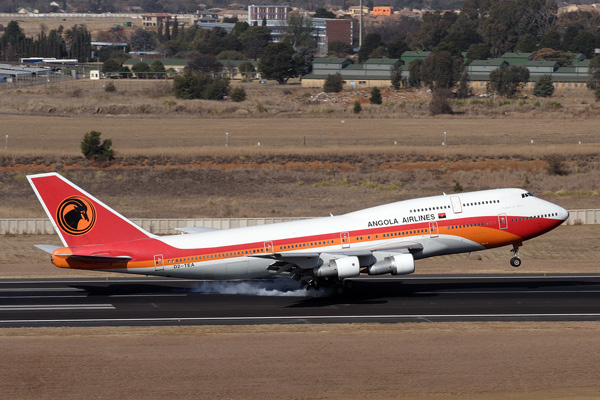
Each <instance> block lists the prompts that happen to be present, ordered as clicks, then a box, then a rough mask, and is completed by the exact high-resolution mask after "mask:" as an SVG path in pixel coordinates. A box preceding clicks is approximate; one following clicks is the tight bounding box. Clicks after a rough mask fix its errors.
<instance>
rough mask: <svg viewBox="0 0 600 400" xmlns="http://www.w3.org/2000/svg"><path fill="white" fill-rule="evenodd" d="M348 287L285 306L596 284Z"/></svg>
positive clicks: (410, 283)
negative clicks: (342, 290) (331, 293)
mask: <svg viewBox="0 0 600 400" xmlns="http://www.w3.org/2000/svg"><path fill="white" fill-rule="evenodd" d="M352 283H353V287H352V288H351V289H345V290H344V292H343V293H341V294H339V293H336V294H334V295H331V296H327V297H314V298H306V299H301V300H298V301H297V302H296V303H294V304H292V305H290V306H288V307H290V308H302V307H307V308H310V307H327V306H332V305H340V304H384V303H387V302H388V300H386V299H389V298H401V297H405V298H413V299H414V298H419V297H423V298H428V297H438V296H441V295H444V294H445V293H448V292H461V294H462V293H464V294H465V295H468V293H469V291H472V292H477V293H481V292H489V294H490V295H493V294H494V292H499V291H500V292H503V293H504V292H510V291H515V292H522V291H531V292H532V293H533V292H535V291H536V290H539V289H544V290H552V289H560V288H565V287H578V286H580V287H583V286H589V285H598V283H597V282H587V281H578V280H570V279H568V278H565V279H564V280H563V279H560V280H552V281H549V280H543V279H541V280H537V281H534V280H527V281H515V280H513V279H506V280H502V279H501V278H500V279H499V280H494V281H487V280H486V281H481V280H480V281H473V280H469V281H468V282H460V281H458V282H457V281H452V282H435V278H433V279H432V281H431V282H427V283H423V282H422V281H413V280H406V281H401V280H393V281H390V282H385V281H383V282H382V281H381V280H378V281H376V282H375V281H368V280H354V281H353V282H352Z"/></svg>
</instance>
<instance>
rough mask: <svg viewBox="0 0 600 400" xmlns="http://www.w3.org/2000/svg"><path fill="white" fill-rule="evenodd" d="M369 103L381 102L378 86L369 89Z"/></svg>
mask: <svg viewBox="0 0 600 400" xmlns="http://www.w3.org/2000/svg"><path fill="white" fill-rule="evenodd" d="M369 100H370V101H371V104H381V102H382V100H381V90H379V88H378V87H374V88H373V89H372V90H371V98H370V99H369Z"/></svg>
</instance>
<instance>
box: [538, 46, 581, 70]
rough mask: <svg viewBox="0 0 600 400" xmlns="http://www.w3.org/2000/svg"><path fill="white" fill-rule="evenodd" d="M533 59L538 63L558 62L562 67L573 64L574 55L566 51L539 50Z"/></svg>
mask: <svg viewBox="0 0 600 400" xmlns="http://www.w3.org/2000/svg"><path fill="white" fill-rule="evenodd" d="M533 59H534V60H536V61H539V60H544V61H556V62H558V63H559V64H560V66H561V67H564V66H568V65H571V64H573V54H571V53H567V52H566V51H560V50H554V49H549V48H543V49H539V50H538V51H536V52H534V53H533Z"/></svg>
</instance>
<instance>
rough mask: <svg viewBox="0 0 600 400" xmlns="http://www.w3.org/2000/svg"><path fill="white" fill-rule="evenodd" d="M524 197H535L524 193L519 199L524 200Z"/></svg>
mask: <svg viewBox="0 0 600 400" xmlns="http://www.w3.org/2000/svg"><path fill="white" fill-rule="evenodd" d="M525 197H535V196H534V195H532V194H531V193H529V192H526V193H521V198H523V199H524V198H525Z"/></svg>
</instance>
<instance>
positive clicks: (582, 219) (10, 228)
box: [0, 210, 600, 235]
mask: <svg viewBox="0 0 600 400" xmlns="http://www.w3.org/2000/svg"><path fill="white" fill-rule="evenodd" d="M298 219H304V218H285V217H282V218H195V219H191V218H132V219H131V220H132V221H133V223H135V224H137V225H139V226H141V227H142V228H143V229H145V230H147V231H148V232H151V233H154V234H157V235H168V234H176V233H179V232H178V231H176V230H175V228H184V227H204V228H213V229H230V228H241V227H245V226H255V225H264V224H272V223H275V222H285V221H294V220H298ZM590 224H600V210H570V211H569V219H568V220H567V222H566V225H590ZM54 233H55V232H54V228H53V227H52V223H50V220H48V219H47V218H4V219H0V235H52V234H54Z"/></svg>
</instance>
